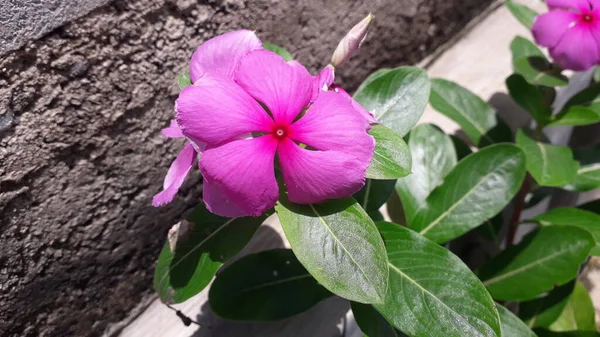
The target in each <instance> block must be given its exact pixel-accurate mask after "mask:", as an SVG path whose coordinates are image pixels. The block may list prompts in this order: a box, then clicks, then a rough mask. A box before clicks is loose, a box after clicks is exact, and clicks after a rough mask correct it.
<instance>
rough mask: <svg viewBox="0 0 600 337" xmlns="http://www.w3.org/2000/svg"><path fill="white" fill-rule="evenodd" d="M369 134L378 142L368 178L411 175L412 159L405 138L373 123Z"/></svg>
mask: <svg viewBox="0 0 600 337" xmlns="http://www.w3.org/2000/svg"><path fill="white" fill-rule="evenodd" d="M369 134H370V135H371V136H373V138H375V142H376V143H375V151H374V152H373V159H372V160H371V163H370V164H369V167H368V168H367V178H370V179H398V178H402V177H406V176H407V175H409V174H410V169H411V166H412V159H411V157H410V151H409V149H408V145H406V142H404V139H402V137H400V136H398V135H397V134H396V133H394V131H392V130H390V129H388V128H386V127H385V126H383V125H381V124H377V125H372V126H371V130H369Z"/></svg>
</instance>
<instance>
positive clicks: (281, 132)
mask: <svg viewBox="0 0 600 337" xmlns="http://www.w3.org/2000/svg"><path fill="white" fill-rule="evenodd" d="M287 134H288V130H287V127H286V126H284V125H277V126H275V127H274V128H273V136H275V138H277V139H280V140H281V139H284V138H286V137H287Z"/></svg>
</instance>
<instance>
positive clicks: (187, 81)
mask: <svg viewBox="0 0 600 337" xmlns="http://www.w3.org/2000/svg"><path fill="white" fill-rule="evenodd" d="M177 85H178V86H179V89H183V88H185V87H187V86H189V85H192V79H191V78H190V71H189V70H185V71H184V72H182V73H181V74H179V76H177Z"/></svg>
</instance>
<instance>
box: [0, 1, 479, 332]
mask: <svg viewBox="0 0 600 337" xmlns="http://www.w3.org/2000/svg"><path fill="white" fill-rule="evenodd" d="M490 2H491V1H489V0H487V1H481V0H453V1H447V0H378V1H349V0H327V1H324V0H323V1H317V0H314V1H307V0H301V1H295V0H252V1H250V0H246V1H244V0H208V1H205V0H129V1H127V0H119V1H112V2H111V3H109V4H108V5H106V6H104V7H101V8H99V9H97V10H95V11H93V12H92V13H90V14H88V15H87V16H85V17H83V18H81V19H79V20H77V21H75V22H72V23H69V24H67V25H64V26H62V27H60V28H58V29H56V30H54V31H53V32H52V33H50V34H48V35H47V36H45V37H44V38H42V39H40V40H37V41H35V42H32V43H28V44H27V45H25V46H24V47H23V48H21V49H20V50H18V51H15V52H12V53H9V54H7V55H4V56H3V57H2V58H1V59H0V246H1V247H2V249H1V250H0V335H2V336H84V335H85V336H98V335H101V334H102V332H103V331H104V330H105V328H106V327H107V325H108V324H109V323H111V322H116V321H119V320H121V319H122V318H123V317H124V316H125V315H126V314H127V312H128V311H129V310H130V309H132V308H133V307H134V306H135V305H136V304H137V303H139V301H140V299H141V298H142V296H144V295H146V294H148V293H149V292H151V291H152V290H151V279H152V273H153V264H154V261H155V259H156V257H157V254H158V252H159V250H160V247H161V246H162V244H163V242H164V238H165V234H166V231H167V230H168V228H169V227H170V226H171V224H172V223H174V222H175V221H177V220H178V219H179V218H180V217H181V216H182V214H183V213H184V212H186V211H187V210H189V209H190V207H192V206H193V205H194V203H196V202H198V199H199V196H200V194H201V188H200V186H199V185H200V184H199V178H198V176H197V175H196V174H194V175H192V177H191V179H190V178H188V182H187V183H186V185H185V188H184V189H183V191H182V193H180V196H178V197H177V199H176V200H175V202H173V203H172V204H170V205H168V206H165V207H163V208H160V209H155V208H153V207H152V206H151V205H150V200H151V197H152V195H153V194H155V193H156V192H158V191H159V190H160V188H161V184H162V178H163V176H164V174H165V172H166V170H167V168H168V166H169V164H170V162H171V161H172V159H173V158H174V156H175V155H176V154H177V152H178V151H179V149H180V147H181V145H182V144H181V143H180V142H178V141H168V140H166V139H164V138H163V137H162V136H161V135H160V134H159V130H160V129H161V128H162V127H164V126H166V125H167V124H168V121H169V119H170V118H171V116H172V110H173V101H174V99H175V98H176V96H177V93H178V90H177V87H176V84H175V81H174V79H175V76H176V74H177V73H179V72H180V71H181V70H182V69H184V67H185V65H186V62H187V60H188V59H189V57H190V55H191V53H192V52H193V50H194V49H195V48H196V47H197V46H198V45H199V44H200V43H202V41H204V40H206V39H207V38H210V37H211V36H214V35H215V34H218V33H223V32H226V31H229V30H232V29H238V28H250V29H256V30H257V32H258V34H259V35H260V37H261V38H262V39H263V41H266V42H273V43H277V44H280V45H283V46H285V47H286V48H288V49H289V50H290V51H291V52H292V53H293V54H295V55H296V56H297V58H298V60H299V61H301V62H302V63H304V64H305V65H307V66H308V67H309V69H310V70H311V71H313V72H316V71H317V70H318V69H319V68H320V67H322V66H324V65H325V64H326V63H327V60H328V58H329V56H330V55H331V52H332V51H333V49H334V48H335V46H336V44H337V41H338V40H339V39H340V38H341V37H342V36H343V35H344V32H345V31H346V30H347V29H348V28H350V26H351V25H352V24H353V23H354V22H357V21H358V20H359V19H360V18H362V17H363V16H364V15H366V14H367V13H368V12H369V11H372V12H374V14H375V17H376V20H375V22H374V27H373V28H374V29H373V30H372V31H371V34H370V36H369V38H368V40H367V42H366V43H365V44H364V47H363V50H362V51H361V53H360V54H359V55H358V56H357V57H355V58H353V59H352V60H351V62H350V64H349V65H348V66H347V67H345V68H344V69H342V70H340V72H339V73H338V76H339V77H338V78H339V79H341V81H340V82H341V83H342V84H343V85H346V86H347V88H348V89H354V88H356V86H357V85H358V84H359V83H360V81H361V80H362V79H363V78H364V77H365V76H366V75H367V74H368V73H369V72H371V71H373V70H375V69H377V68H380V67H390V66H397V65H401V64H411V63H415V62H417V61H419V60H420V59H422V58H423V57H424V56H425V55H427V54H428V53H430V52H431V51H432V50H433V49H434V48H436V47H437V46H439V45H440V44H442V43H443V42H445V41H447V40H448V39H449V38H450V37H451V36H452V35H453V34H454V33H456V32H457V31H458V30H460V29H461V28H462V27H463V26H464V25H465V23H466V22H467V21H468V20H469V19H470V18H472V17H473V16H474V15H476V14H477V13H478V12H480V11H481V10H483V8H484V7H485V6H487V4H489V3H490Z"/></svg>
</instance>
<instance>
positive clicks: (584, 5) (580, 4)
mask: <svg viewBox="0 0 600 337" xmlns="http://www.w3.org/2000/svg"><path fill="white" fill-rule="evenodd" d="M546 4H547V5H548V7H549V8H550V9H572V10H576V11H589V10H590V3H589V2H588V0H548V1H546Z"/></svg>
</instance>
